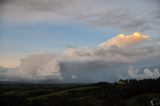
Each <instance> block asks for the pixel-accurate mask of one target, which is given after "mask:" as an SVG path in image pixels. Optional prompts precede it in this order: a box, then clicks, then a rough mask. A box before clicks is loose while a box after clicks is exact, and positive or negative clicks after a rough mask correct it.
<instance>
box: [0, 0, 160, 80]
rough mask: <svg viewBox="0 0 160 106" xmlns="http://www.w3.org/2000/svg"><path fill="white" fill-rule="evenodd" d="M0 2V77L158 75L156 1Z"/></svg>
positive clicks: (159, 10) (159, 43) (159, 9)
mask: <svg viewBox="0 0 160 106" xmlns="http://www.w3.org/2000/svg"><path fill="white" fill-rule="evenodd" d="M0 2H1V3H0V80H16V81H17V80H18V81H19V80H27V81H53V82H97V81H109V82H113V81H117V80H119V79H126V78H136V79H142V78H157V77H159V76H160V37H159V33H160V30H159V29H160V14H159V13H160V7H159V4H160V1H159V0H134V1H133V0H2V1H0Z"/></svg>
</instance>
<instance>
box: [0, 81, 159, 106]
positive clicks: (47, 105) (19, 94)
mask: <svg viewBox="0 0 160 106" xmlns="http://www.w3.org/2000/svg"><path fill="white" fill-rule="evenodd" d="M159 97H160V78H159V79H144V80H139V81H137V80H120V81H119V82H116V83H107V82H99V83H95V84H4V83H3V84H0V105H1V106H136V105H137V106H151V104H150V101H151V99H152V98H159ZM157 106H158V105H157Z"/></svg>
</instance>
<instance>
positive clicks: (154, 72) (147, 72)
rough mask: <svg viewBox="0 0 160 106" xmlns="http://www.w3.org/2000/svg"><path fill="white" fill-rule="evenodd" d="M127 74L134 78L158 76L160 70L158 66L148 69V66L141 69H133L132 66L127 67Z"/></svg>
mask: <svg viewBox="0 0 160 106" xmlns="http://www.w3.org/2000/svg"><path fill="white" fill-rule="evenodd" d="M128 75H129V77H131V78H134V79H147V78H158V77H160V71H159V69H158V68H155V69H153V70H150V69H149V68H145V69H144V70H142V71H139V70H138V69H134V68H133V67H132V66H130V67H129V69H128Z"/></svg>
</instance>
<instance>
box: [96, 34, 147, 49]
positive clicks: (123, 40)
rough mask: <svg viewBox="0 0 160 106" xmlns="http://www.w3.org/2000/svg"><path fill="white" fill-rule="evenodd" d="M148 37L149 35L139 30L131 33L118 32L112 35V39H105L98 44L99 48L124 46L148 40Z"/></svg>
mask: <svg viewBox="0 0 160 106" xmlns="http://www.w3.org/2000/svg"><path fill="white" fill-rule="evenodd" d="M149 38H150V36H147V35H142V34H141V33H139V32H135V33H133V34H132V35H124V34H119V35H117V36H115V37H113V38H112V39H110V40H107V41H105V42H104V43H102V44H100V45H99V46H100V47H101V48H107V47H110V46H118V47H126V46H131V45H136V44H139V43H142V42H143V41H145V40H148V39H149Z"/></svg>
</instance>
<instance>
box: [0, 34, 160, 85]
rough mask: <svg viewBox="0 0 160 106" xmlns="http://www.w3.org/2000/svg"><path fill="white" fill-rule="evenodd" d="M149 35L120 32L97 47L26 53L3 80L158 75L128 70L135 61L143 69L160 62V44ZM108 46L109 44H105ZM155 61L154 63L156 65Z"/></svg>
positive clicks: (90, 79)
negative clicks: (152, 63)
mask: <svg viewBox="0 0 160 106" xmlns="http://www.w3.org/2000/svg"><path fill="white" fill-rule="evenodd" d="M148 39H151V38H150V37H149V36H146V35H141V34H140V33H133V34H131V35H130V36H128V35H119V36H115V37H113V38H111V39H110V40H107V41H105V43H102V44H103V45H102V44H100V45H98V46H97V47H95V48H89V47H81V48H68V49H66V50H65V51H64V52H62V53H59V54H54V53H35V54H30V55H27V56H24V57H23V58H22V59H21V60H20V66H19V67H17V68H15V69H11V70H7V71H5V72H6V73H5V72H3V74H1V75H0V79H1V80H4V79H5V80H13V79H14V80H15V79H16V80H29V81H45V80H47V81H54V82H98V81H109V82H113V81H117V80H119V79H122V78H138V79H139V78H150V77H151V78H157V77H159V71H158V70H154V71H153V72H152V71H151V70H150V69H144V71H143V74H140V73H139V71H137V70H133V69H132V68H129V69H128V66H129V65H130V64H132V65H133V66H134V65H135V66H136V65H140V66H142V67H141V68H143V67H145V66H148V63H149V61H151V60H155V59H156V60H157V61H156V62H155V64H158V63H159V62H160V61H159V60H160V54H159V53H160V43H159V42H153V41H152V40H150V41H152V42H153V43H151V42H150V41H149V40H148ZM104 45H105V46H104ZM155 64H154V65H155Z"/></svg>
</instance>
